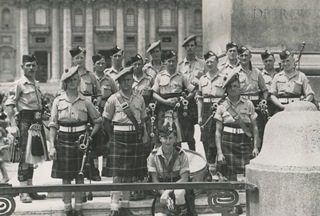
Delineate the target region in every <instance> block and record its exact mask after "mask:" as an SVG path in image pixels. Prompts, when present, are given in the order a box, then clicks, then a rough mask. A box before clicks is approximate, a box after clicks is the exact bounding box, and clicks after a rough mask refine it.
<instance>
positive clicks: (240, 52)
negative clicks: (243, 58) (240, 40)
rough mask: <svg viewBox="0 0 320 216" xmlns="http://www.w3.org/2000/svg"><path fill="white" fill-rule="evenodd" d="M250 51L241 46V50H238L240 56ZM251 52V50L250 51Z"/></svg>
mask: <svg viewBox="0 0 320 216" xmlns="http://www.w3.org/2000/svg"><path fill="white" fill-rule="evenodd" d="M247 50H249V49H248V48H247V47H245V46H241V47H240V48H239V49H238V54H239V55H240V54H242V53H244V52H245V51H247ZM249 51H250V50H249Z"/></svg>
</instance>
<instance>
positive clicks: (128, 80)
mask: <svg viewBox="0 0 320 216" xmlns="http://www.w3.org/2000/svg"><path fill="white" fill-rule="evenodd" d="M132 85H133V75H132V74H127V75H125V76H122V77H121V78H120V79H119V86H120V89H121V90H123V91H129V90H131V89H132Z"/></svg>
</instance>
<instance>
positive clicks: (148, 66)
mask: <svg viewBox="0 0 320 216" xmlns="http://www.w3.org/2000/svg"><path fill="white" fill-rule="evenodd" d="M165 69H166V67H165V65H164V64H163V62H161V66H160V68H159V69H158V70H157V69H156V68H154V67H153V65H152V61H151V62H149V63H147V64H145V65H144V66H143V68H142V71H143V72H144V73H146V74H147V75H149V76H151V77H152V78H153V79H155V78H156V76H157V74H158V73H159V72H161V71H163V70H165Z"/></svg>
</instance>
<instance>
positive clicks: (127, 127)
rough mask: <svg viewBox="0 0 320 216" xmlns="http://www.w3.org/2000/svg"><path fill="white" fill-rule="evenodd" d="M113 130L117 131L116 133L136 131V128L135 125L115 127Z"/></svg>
mask: <svg viewBox="0 0 320 216" xmlns="http://www.w3.org/2000/svg"><path fill="white" fill-rule="evenodd" d="M113 130H115V131H135V130H136V127H135V126H134V125H113Z"/></svg>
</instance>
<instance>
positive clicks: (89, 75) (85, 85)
mask: <svg viewBox="0 0 320 216" xmlns="http://www.w3.org/2000/svg"><path fill="white" fill-rule="evenodd" d="M79 76H80V78H81V80H80V92H81V93H82V94H83V95H85V96H101V90H100V85H99V83H98V81H97V78H96V75H95V74H94V73H93V72H91V71H88V70H86V71H85V72H80V71H79Z"/></svg>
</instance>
